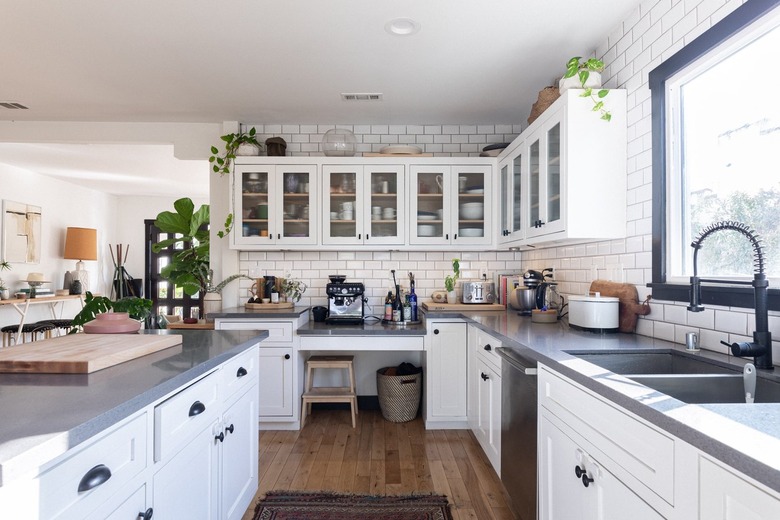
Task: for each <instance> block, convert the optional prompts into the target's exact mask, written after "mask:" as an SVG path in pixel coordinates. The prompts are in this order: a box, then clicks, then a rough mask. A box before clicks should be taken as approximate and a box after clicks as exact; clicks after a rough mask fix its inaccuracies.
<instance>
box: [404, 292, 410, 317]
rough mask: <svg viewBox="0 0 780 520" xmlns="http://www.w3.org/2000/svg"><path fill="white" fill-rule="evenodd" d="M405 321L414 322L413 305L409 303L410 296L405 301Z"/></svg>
mask: <svg viewBox="0 0 780 520" xmlns="http://www.w3.org/2000/svg"><path fill="white" fill-rule="evenodd" d="M404 321H412V304H411V302H410V301H409V295H408V294H407V295H406V299H405V301H404Z"/></svg>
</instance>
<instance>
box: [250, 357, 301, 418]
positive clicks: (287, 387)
mask: <svg viewBox="0 0 780 520" xmlns="http://www.w3.org/2000/svg"><path fill="white" fill-rule="evenodd" d="M292 356H293V349H292V348H290V347H264V348H261V349H260V360H259V369H260V386H259V394H260V397H261V399H260V403H259V407H258V413H259V415H260V418H261V420H262V419H266V418H271V417H292V416H293V410H294V408H295V407H294V406H293V359H292Z"/></svg>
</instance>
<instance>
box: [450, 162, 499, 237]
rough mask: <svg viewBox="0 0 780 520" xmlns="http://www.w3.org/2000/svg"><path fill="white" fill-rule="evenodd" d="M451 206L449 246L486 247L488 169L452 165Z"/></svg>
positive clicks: (490, 206) (489, 191) (489, 210)
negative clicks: (451, 244) (450, 242)
mask: <svg viewBox="0 0 780 520" xmlns="http://www.w3.org/2000/svg"><path fill="white" fill-rule="evenodd" d="M450 169H451V173H450V176H451V177H452V179H451V182H450V186H451V190H452V192H453V195H454V196H453V197H452V200H453V206H452V209H451V210H450V215H452V224H451V227H450V232H451V235H452V243H453V244H467V245H473V244H490V243H491V242H492V240H493V237H492V236H491V232H492V230H493V226H492V225H491V222H492V220H491V216H492V213H493V198H491V197H492V196H493V187H492V178H491V176H490V171H491V168H490V166H452V167H451V168H450Z"/></svg>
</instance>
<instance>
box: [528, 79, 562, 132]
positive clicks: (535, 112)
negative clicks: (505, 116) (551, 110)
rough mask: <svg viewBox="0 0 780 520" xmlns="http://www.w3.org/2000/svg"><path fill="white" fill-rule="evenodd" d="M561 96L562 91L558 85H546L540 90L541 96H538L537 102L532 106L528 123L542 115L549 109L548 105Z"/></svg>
mask: <svg viewBox="0 0 780 520" xmlns="http://www.w3.org/2000/svg"><path fill="white" fill-rule="evenodd" d="M559 97H561V93H560V92H559V91H558V87H544V88H543V89H542V90H540V91H539V97H538V98H536V103H534V104H533V105H532V106H531V115H530V116H528V124H529V125H530V124H531V123H533V122H534V121H536V118H537V117H539V116H540V115H542V112H544V111H545V110H547V107H549V106H550V105H552V104H553V102H554V101H555V100H556V99H558V98H559Z"/></svg>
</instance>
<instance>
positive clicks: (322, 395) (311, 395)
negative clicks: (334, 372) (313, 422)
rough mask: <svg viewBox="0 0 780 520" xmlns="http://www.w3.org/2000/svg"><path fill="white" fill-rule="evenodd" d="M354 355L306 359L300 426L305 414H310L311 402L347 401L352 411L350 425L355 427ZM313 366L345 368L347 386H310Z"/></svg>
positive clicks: (303, 421) (304, 419) (304, 420)
mask: <svg viewBox="0 0 780 520" xmlns="http://www.w3.org/2000/svg"><path fill="white" fill-rule="evenodd" d="M354 357H355V356H311V357H310V358H309V360H308V361H306V387H305V388H306V391H305V392H304V393H303V401H302V403H301V428H303V425H304V423H305V422H306V416H307V415H310V414H311V404H312V403H349V406H350V409H351V412H352V427H353V428H354V427H355V416H356V415H357V413H358V411H357V394H356V393H355V369H354V367H353V365H352V360H353V359H354ZM315 368H337V369H346V370H347V371H348V372H349V386H341V387H335V388H334V387H312V382H313V378H312V370H314V369H315Z"/></svg>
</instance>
